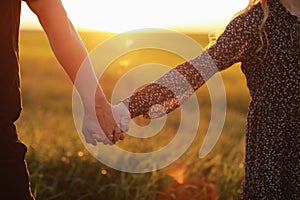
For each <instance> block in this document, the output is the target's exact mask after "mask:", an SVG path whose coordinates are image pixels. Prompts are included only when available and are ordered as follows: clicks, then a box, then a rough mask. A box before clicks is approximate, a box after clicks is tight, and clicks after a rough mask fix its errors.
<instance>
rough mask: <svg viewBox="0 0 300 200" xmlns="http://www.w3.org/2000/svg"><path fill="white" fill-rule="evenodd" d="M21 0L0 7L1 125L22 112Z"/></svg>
mask: <svg viewBox="0 0 300 200" xmlns="http://www.w3.org/2000/svg"><path fill="white" fill-rule="evenodd" d="M20 11H21V0H4V1H3V2H2V3H1V7H0V95H1V96H0V125H3V124H6V123H11V122H13V121H15V120H17V119H18V117H19V115H20V112H21V98H20V78H19V47H18V41H19V23H20Z"/></svg>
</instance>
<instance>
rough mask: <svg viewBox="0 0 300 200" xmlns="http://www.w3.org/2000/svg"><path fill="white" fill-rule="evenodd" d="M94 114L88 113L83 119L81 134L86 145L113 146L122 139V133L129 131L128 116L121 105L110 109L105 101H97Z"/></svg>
mask: <svg viewBox="0 0 300 200" xmlns="http://www.w3.org/2000/svg"><path fill="white" fill-rule="evenodd" d="M95 112H96V113H93V112H91V111H90V112H88V113H86V114H85V115H84V118H83V124H82V132H83V135H84V137H85V140H86V142H87V143H89V144H92V145H96V144H97V142H103V143H104V144H114V143H116V142H117V141H118V140H123V139H124V134H123V132H126V131H128V129H129V127H128V124H129V121H130V114H129V111H128V110H127V107H126V106H125V105H124V104H123V103H120V104H118V105H115V106H113V107H111V105H110V104H109V103H108V102H106V101H105V102H101V103H100V102H99V101H98V102H97V103H96V108H95Z"/></svg>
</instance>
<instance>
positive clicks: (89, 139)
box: [84, 134, 97, 146]
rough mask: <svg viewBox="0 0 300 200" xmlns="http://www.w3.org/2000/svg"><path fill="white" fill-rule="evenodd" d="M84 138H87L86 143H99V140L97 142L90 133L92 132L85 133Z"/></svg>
mask: <svg viewBox="0 0 300 200" xmlns="http://www.w3.org/2000/svg"><path fill="white" fill-rule="evenodd" d="M84 138H85V141H86V143H88V144H92V145H94V146H96V145H97V142H96V140H95V139H94V138H93V137H92V135H90V134H84Z"/></svg>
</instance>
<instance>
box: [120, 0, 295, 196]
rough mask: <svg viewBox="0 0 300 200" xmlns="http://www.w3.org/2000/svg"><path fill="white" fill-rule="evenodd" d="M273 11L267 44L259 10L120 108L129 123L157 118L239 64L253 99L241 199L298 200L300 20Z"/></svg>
mask: <svg viewBox="0 0 300 200" xmlns="http://www.w3.org/2000/svg"><path fill="white" fill-rule="evenodd" d="M269 9H270V13H269V17H268V19H267V22H266V24H265V31H266V33H267V34H266V36H264V37H263V41H264V43H263V46H262V43H261V40H260V37H259V29H260V25H261V22H262V19H263V10H262V8H261V5H260V4H257V5H255V6H253V7H252V8H251V9H250V10H249V11H247V12H245V13H243V14H241V15H239V16H238V17H236V18H235V19H233V20H232V21H231V22H230V23H229V24H228V26H227V27H226V29H225V31H224V32H223V34H222V35H221V36H220V37H219V38H218V40H217V41H216V43H215V44H214V45H213V46H211V47H210V48H209V49H207V50H205V51H203V52H202V53H201V55H199V56H198V57H196V58H194V59H192V60H190V61H188V62H185V63H183V64H181V65H179V66H177V67H175V68H174V69H172V70H170V71H169V72H168V73H166V74H165V75H163V76H162V77H160V78H159V79H158V80H156V81H155V82H153V83H151V84H149V85H147V86H145V87H143V88H142V89H139V90H137V91H136V92H134V93H133V95H132V96H130V97H129V98H127V99H125V100H124V101H123V102H124V103H125V104H126V105H127V106H128V108H129V111H130V113H131V117H132V118H133V117H136V116H138V115H143V116H144V117H147V118H154V117H159V116H161V115H163V114H165V113H168V112H171V111H172V110H174V109H175V108H177V107H178V106H180V105H181V104H182V103H183V102H184V101H185V100H186V99H188V98H189V97H190V95H191V94H192V93H193V92H194V91H195V90H197V89H198V88H199V87H200V86H201V85H203V84H204V83H205V81H206V80H207V79H209V78H210V77H211V76H212V75H213V74H214V73H216V72H218V71H221V70H224V69H226V68H228V67H230V66H232V65H233V64H234V63H237V62H241V63H242V64H241V69H242V71H243V73H244V74H245V77H246V80H247V86H248V88H249V91H250V96H251V101H250V105H249V111H248V117H247V133H246V159H245V176H244V180H243V186H242V187H243V193H242V198H243V199H247V200H248V199H249V200H256V199H259V200H261V199H289V200H299V199H300V22H299V21H298V19H297V17H295V16H293V15H291V14H290V13H289V12H288V11H287V10H286V9H285V8H284V7H283V5H282V4H281V3H280V2H279V0H270V1H269ZM259 49H260V50H259ZM258 50H259V51H258ZM157 104H158V105H160V106H154V105H157Z"/></svg>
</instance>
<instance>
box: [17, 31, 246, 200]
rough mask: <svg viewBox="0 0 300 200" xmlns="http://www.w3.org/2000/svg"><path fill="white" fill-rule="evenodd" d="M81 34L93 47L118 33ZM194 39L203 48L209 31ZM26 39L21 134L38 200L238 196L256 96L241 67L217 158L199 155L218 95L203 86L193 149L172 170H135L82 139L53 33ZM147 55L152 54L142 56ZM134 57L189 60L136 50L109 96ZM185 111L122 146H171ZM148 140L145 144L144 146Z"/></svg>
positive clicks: (231, 73) (231, 87)
mask: <svg viewBox="0 0 300 200" xmlns="http://www.w3.org/2000/svg"><path fill="white" fill-rule="evenodd" d="M81 36H82V38H83V41H84V43H85V45H86V46H87V48H88V49H89V50H92V49H93V48H95V47H96V46H97V45H98V44H99V43H100V42H101V41H103V40H104V39H106V38H109V37H110V36H112V34H109V33H92V32H90V33H88V32H87V33H81ZM190 36H191V37H192V38H194V39H195V40H197V41H198V42H199V43H201V44H202V45H203V46H204V45H206V44H207V42H208V41H207V36H206V35H190ZM20 42H21V43H20V51H21V75H22V93H23V97H22V98H23V112H22V115H21V118H20V119H19V120H18V122H17V127H18V131H19V135H20V138H21V139H22V140H23V141H24V142H25V143H26V145H27V146H28V148H29V151H28V154H27V158H26V159H27V162H28V166H29V170H30V172H31V184H32V190H33V193H34V194H35V196H36V199H37V200H50V199H55V200H68V199H70V200H71V199H72V200H74V199H78V200H79V199H82V200H89V199H92V200H102V199H105V200H135V199H136V200H143V199H144V200H156V199H159V200H163V199H184V200H185V199H197V200H199V199H200V200H201V199H209V195H210V194H213V193H212V192H210V190H214V189H212V188H215V190H216V191H217V194H218V196H219V199H238V197H239V192H240V184H241V180H242V176H243V161H244V146H245V144H244V135H245V124H246V113H247V105H248V101H249V95H248V91H247V89H246V86H245V80H244V77H243V75H242V73H241V72H240V69H239V67H238V66H233V67H232V68H231V69H229V70H226V71H224V72H222V76H223V78H224V82H225V87H226V93H227V101H228V104H227V116H226V122H225V126H224V130H223V132H222V135H221V137H220V139H219V141H218V143H217V145H216V146H215V147H214V149H213V150H212V151H211V152H210V153H209V155H207V156H206V157H205V158H203V159H199V158H198V157H197V156H198V151H199V148H200V146H201V144H202V141H203V137H204V134H205V132H206V130H207V126H208V123H209V119H210V98H209V94H208V91H207V88H206V87H205V86H203V87H202V88H201V89H199V91H197V96H198V99H199V105H200V108H201V117H200V121H201V122H200V125H199V129H198V134H197V136H196V138H195V140H194V142H193V144H192V145H191V147H190V148H189V149H188V150H187V152H186V153H185V154H184V155H183V156H181V157H180V159H178V160H177V161H176V162H175V163H173V164H171V165H170V166H168V167H167V168H165V169H161V170H158V171H155V172H150V173H144V174H130V173H125V172H120V171H117V170H114V169H111V168H109V167H107V166H105V165H104V164H101V163H100V162H98V161H97V160H96V159H95V158H93V157H92V156H91V155H90V154H89V153H88V151H87V150H86V149H85V147H84V145H83V144H82V143H81V140H80V139H79V137H78V133H77V131H76V129H75V126H74V122H73V117H72V85H71V82H70V81H69V80H68V78H67V76H66V75H65V73H64V71H63V70H62V68H61V67H60V66H59V64H58V63H57V61H56V60H55V58H54V56H53V53H52V52H51V50H50V47H49V45H48V42H47V40H46V37H45V35H44V34H43V33H41V32H38V31H36V32H35V31H22V32H21V41H20ZM142 55H147V56H144V57H143V59H142V58H141V57H140V56H142ZM129 58H131V59H133V60H134V62H133V63H132V66H138V65H139V64H142V63H147V62H151V61H153V59H155V60H154V61H156V62H158V63H163V64H166V65H170V66H175V65H176V64H179V63H180V62H182V58H178V57H176V56H175V57H174V55H170V54H168V53H166V52H160V51H155V50H144V51H138V52H132V53H130V54H128V55H124V56H122V57H120V58H117V59H116V61H115V62H114V63H112V64H111V67H110V68H109V69H108V70H107V71H106V73H105V74H104V76H103V77H102V79H101V80H100V83H101V85H102V87H103V88H104V91H105V93H106V95H107V96H108V98H109V97H110V94H111V91H112V89H113V85H114V83H115V82H116V81H117V80H118V77H120V75H122V74H123V73H125V72H126V70H128V69H129V68H122V69H121V70H120V69H119V68H117V67H118V66H117V63H119V62H121V61H122V59H124V60H126V59H129ZM134 58H140V59H134ZM130 64H131V63H130ZM118 70H119V71H118ZM116 72H117V73H116ZM179 114H180V113H179V112H178V111H176V112H174V113H172V114H170V116H169V117H168V121H169V120H170V125H168V127H167V128H165V129H163V131H161V133H160V134H159V135H157V136H155V137H153V138H149V139H145V141H144V140H143V139H135V138H132V137H127V140H125V141H123V142H121V143H120V144H118V145H120V146H121V147H122V148H123V147H124V148H128V149H130V150H132V151H148V150H155V149H157V148H159V147H161V146H164V145H165V144H166V143H167V142H168V141H170V139H172V138H173V136H174V133H176V128H177V126H178V123H179V119H178V115H179ZM141 143H143V144H144V145H143V148H141V149H137V147H136V146H141V145H140V144H141ZM178 169H182V170H183V169H185V170H183V171H184V174H183V176H184V182H183V183H182V184H179V183H177V182H176V181H175V180H174V179H173V177H172V176H171V175H170V174H171V173H172V172H174V171H176V170H178ZM179 174H180V173H179ZM175 197H176V198H175Z"/></svg>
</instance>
